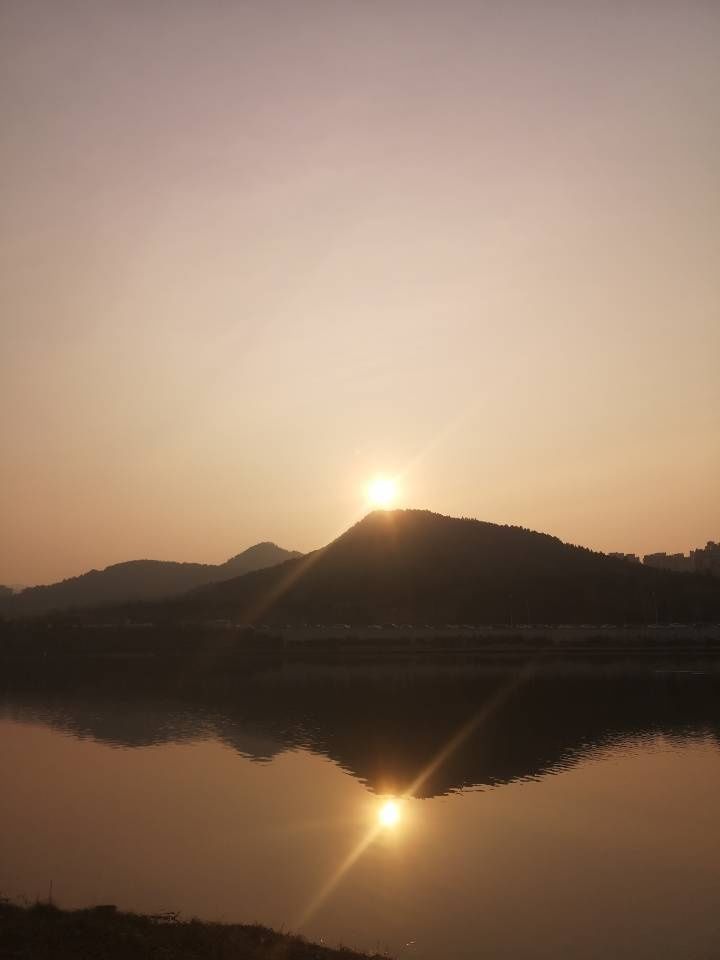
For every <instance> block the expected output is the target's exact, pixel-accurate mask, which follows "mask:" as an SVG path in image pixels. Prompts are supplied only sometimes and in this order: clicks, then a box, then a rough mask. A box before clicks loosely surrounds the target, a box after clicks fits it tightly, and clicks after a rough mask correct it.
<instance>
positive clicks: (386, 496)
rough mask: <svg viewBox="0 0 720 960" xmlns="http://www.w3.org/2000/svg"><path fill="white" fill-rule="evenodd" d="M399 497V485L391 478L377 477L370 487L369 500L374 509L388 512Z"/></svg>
mask: <svg viewBox="0 0 720 960" xmlns="http://www.w3.org/2000/svg"><path fill="white" fill-rule="evenodd" d="M396 496H397V483H396V482H395V481H394V480H393V479H392V478H391V477H375V479H374V480H373V481H372V483H371V484H370V486H369V487H368V499H369V500H370V503H371V504H372V505H373V506H374V507H380V508H381V509H383V510H386V509H387V508H388V507H390V506H391V505H392V503H393V501H394V500H395V498H396Z"/></svg>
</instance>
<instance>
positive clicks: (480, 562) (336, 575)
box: [118, 510, 720, 625]
mask: <svg viewBox="0 0 720 960" xmlns="http://www.w3.org/2000/svg"><path fill="white" fill-rule="evenodd" d="M118 613H122V614H123V615H126V616H138V617H141V618H143V619H148V620H159V621H168V620H170V621H173V620H177V621H180V620H184V621H193V620H198V621H199V620H203V619H211V618H230V619H232V620H233V621H235V622H237V623H239V624H248V625H252V624H257V623H267V624H296V625H299V624H307V623H348V624H373V623H383V622H392V623H427V624H443V623H445V624H446V623H504V624H507V623H526V622H527V623H641V622H642V623H652V622H657V621H660V620H662V621H666V622H667V621H677V622H694V621H708V620H716V619H720V583H718V582H717V581H714V582H713V581H711V579H710V578H708V577H704V576H702V575H699V574H690V573H687V574H676V573H671V572H669V571H663V570H654V569H652V570H651V569H646V568H644V567H642V566H641V565H638V564H632V563H629V562H628V561H626V560H622V559H619V558H614V557H609V556H606V555H605V554H602V553H598V552H594V551H592V550H589V549H587V548H586V547H580V546H575V545H572V544H566V543H563V542H562V541H561V540H560V539H558V538H557V537H554V536H552V535H551V534H546V533H538V532H536V531H531V530H527V529H525V528H523V527H517V526H507V525H506V526H501V525H499V524H493V523H489V522H487V521H480V520H474V519H468V518H456V517H445V516H443V515H441V514H436V513H432V512H430V511H427V510H394V511H374V512H373V513H370V514H368V515H367V516H366V517H364V518H363V519H362V520H360V521H358V523H356V524H354V525H353V526H352V527H350V528H349V529H348V530H346V531H345V532H344V533H342V534H341V535H340V536H339V537H337V538H336V539H335V540H333V541H332V542H331V543H329V544H327V545H326V546H325V547H322V548H320V549H319V550H316V551H314V552H313V553H309V554H305V555H304V556H302V557H299V558H294V559H289V560H288V561H286V562H285V563H283V564H281V565H279V566H277V567H275V568H272V569H263V570H256V571H253V572H251V573H248V574H245V575H244V576H241V577H235V578H232V579H228V580H225V581H224V582H218V583H213V584H207V585H204V586H202V587H200V588H198V589H196V590H193V591H192V592H190V593H187V594H183V595H181V596H178V597H176V598H173V599H172V600H170V601H167V602H166V603H165V604H157V605H153V604H149V605H145V606H144V607H143V608H142V609H138V610H136V611H133V610H124V611H118Z"/></svg>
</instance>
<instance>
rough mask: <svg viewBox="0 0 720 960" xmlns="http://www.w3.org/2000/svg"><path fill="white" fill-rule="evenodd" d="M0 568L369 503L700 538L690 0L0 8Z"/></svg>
mask: <svg viewBox="0 0 720 960" xmlns="http://www.w3.org/2000/svg"><path fill="white" fill-rule="evenodd" d="M0 37H1V39H0V61H1V64H2V66H1V68H0V69H1V71H2V72H1V74H0V110H1V117H0V119H1V125H0V131H1V132H0V151H1V156H2V160H1V161H0V162H1V167H2V173H1V174H0V177H1V181H0V186H1V189H2V197H1V198H0V199H1V201H2V219H3V228H2V237H1V238H0V240H1V245H0V250H1V253H0V257H1V264H2V266H1V271H2V285H1V288H0V289H1V292H0V297H1V301H2V302H1V304H0V311H1V312H0V324H2V338H1V341H0V343H1V349H0V402H1V403H2V412H3V418H2V419H3V429H2V463H1V465H0V466H1V483H0V583H2V582H10V583H13V582H20V583H35V582H43V581H48V580H53V579H57V578H60V577H64V576H70V575H73V574H76V573H79V572H81V571H83V570H84V569H87V568H89V567H102V566H105V565H107V564H109V563H113V562H116V561H119V560H123V559H129V558H134V557H156V558H161V559H162V558H167V559H178V560H202V561H219V560H222V559H224V558H226V557H227V556H229V555H231V554H233V553H237V552H238V551H239V550H241V549H243V548H244V547H246V546H248V545H249V544H251V543H253V542H255V541H257V540H260V539H272V540H276V541H277V542H279V543H281V544H282V545H284V546H286V547H289V548H297V549H301V550H307V549H311V548H314V547H316V546H319V545H321V544H323V543H324V542H326V541H328V540H329V539H331V538H332V537H333V536H335V535H336V534H337V533H338V532H340V530H341V529H342V528H344V527H345V526H347V525H348V524H349V523H350V522H352V521H353V520H354V519H355V518H357V517H358V516H359V515H361V514H362V513H363V512H364V511H365V503H364V501H363V491H364V487H365V485H366V482H367V481H368V479H369V478H370V477H372V476H373V475H374V474H376V473H378V472H386V473H390V474H393V473H396V472H400V473H402V475H403V479H402V488H403V492H402V496H401V499H400V505H403V506H406V505H407V506H419V507H429V508H431V509H434V510H438V511H440V512H443V513H450V514H456V515H466V516H476V517H479V518H481V519H486V520H492V521H497V522H502V523H519V524H523V525H525V526H529V527H532V528H535V529H539V530H545V531H549V532H552V533H555V534H557V535H558V536H560V537H562V538H563V539H567V540H570V541H572V542H576V543H583V544H586V545H588V546H592V547H595V548H599V549H603V550H614V549H616V550H632V551H639V552H647V551H650V550H656V549H667V550H686V549H687V548H689V547H691V546H695V545H698V544H700V543H704V542H705V540H707V539H708V538H709V537H712V538H713V539H718V538H720V280H719V279H718V278H719V277H720V269H719V263H718V261H719V260H720V57H719V56H718V50H720V4H719V3H717V0H696V2H693V0H682V2H681V0H672V2H670V0H668V2H663V0H646V2H633V0H617V2H613V0H606V2H602V3H598V2H591V0H588V2H582V0H566V2H559V0H558V2H550V0H547V2H546V0H526V2H520V0H517V2H512V0H503V2H500V0H494V2H482V0H442V2H440V0H433V2H430V0H172V2H161V0H112V2H111V0H61V2H58V0H3V2H2V4H1V5H0Z"/></svg>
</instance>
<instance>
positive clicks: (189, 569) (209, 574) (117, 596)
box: [0, 543, 302, 617]
mask: <svg viewBox="0 0 720 960" xmlns="http://www.w3.org/2000/svg"><path fill="white" fill-rule="evenodd" d="M300 556H302V554H300V553H298V552H297V551H295V550H283V548H282V547H278V546H277V545H276V544H274V543H256V544H255V546H253V547H249V548H248V549H247V550H245V551H243V553H239V554H238V555H237V556H235V557H231V558H230V559H229V560H227V561H226V562H225V563H221V564H209V563H174V562H172V561H165V560H130V561H128V562H126V563H115V564H113V565H112V566H110V567H106V568H105V569H104V570H90V571H88V572H87V573H83V574H82V575H81V576H79V577H70V578H69V579H68V580H62V581H60V582H59V583H52V584H48V585H47V586H39V587H27V588H26V589H25V590H23V591H21V592H20V593H17V594H15V595H12V591H8V592H7V593H5V592H2V591H0V594H1V596H2V606H1V608H0V609H2V611H3V612H4V613H5V614H6V615H8V616H11V617H13V616H33V615H37V614H42V613H48V612H50V611H54V610H68V609H78V608H85V607H97V606H101V605H107V604H124V603H132V602H134V601H138V600H157V599H161V598H165V597H171V596H173V595H175V594H178V593H183V592H185V591H187V590H192V589H194V588H195V587H199V586H202V585H203V584H208V583H212V582H215V581H220V580H229V579H231V578H233V577H240V576H242V575H243V574H246V573H249V572H251V571H253V570H261V569H264V568H266V567H272V566H275V565H277V564H279V563H283V562H284V561H286V560H291V559H293V558H297V557H300Z"/></svg>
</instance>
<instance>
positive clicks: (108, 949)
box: [0, 901, 383, 960]
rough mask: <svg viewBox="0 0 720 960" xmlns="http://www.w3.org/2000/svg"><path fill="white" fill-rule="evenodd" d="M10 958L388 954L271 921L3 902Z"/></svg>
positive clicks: (330, 959)
mask: <svg viewBox="0 0 720 960" xmlns="http://www.w3.org/2000/svg"><path fill="white" fill-rule="evenodd" d="M0 957H2V958H3V960H210V958H212V960H383V958H381V957H380V956H379V955H377V954H375V955H374V956H373V958H369V955H368V954H363V953H357V952H355V951H353V950H347V949H345V948H337V949H333V948H330V947H323V946H320V945H319V944H314V943H308V942H307V941H306V940H303V939H302V938H301V937H293V936H289V935H288V934H283V933H276V932H275V931H273V930H269V929H268V928H267V927H260V926H254V925H247V924H235V923H232V924H231V923H203V922H201V921H199V920H187V921H182V920H178V919H177V917H175V916H174V915H172V914H171V915H167V916H160V917H149V916H143V915H140V914H135V913H121V912H120V911H119V910H116V909H115V908H114V907H111V906H107V907H94V908H92V909H89V910H60V909H59V908H58V907H55V906H52V905H51V904H46V903H38V904H35V905H34V906H30V907H21V906H17V905H16V904H13V903H8V902H7V901H3V902H0Z"/></svg>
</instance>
